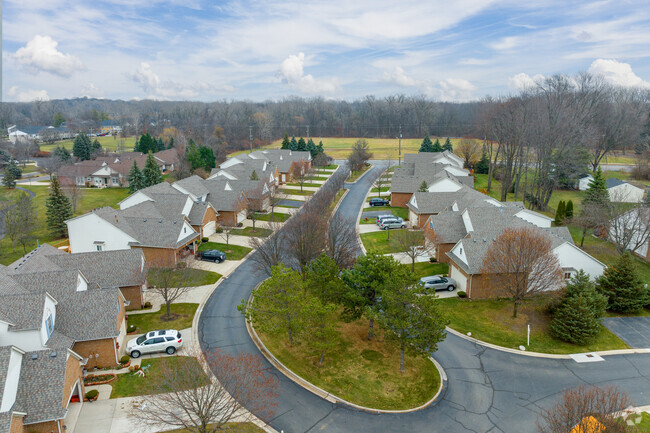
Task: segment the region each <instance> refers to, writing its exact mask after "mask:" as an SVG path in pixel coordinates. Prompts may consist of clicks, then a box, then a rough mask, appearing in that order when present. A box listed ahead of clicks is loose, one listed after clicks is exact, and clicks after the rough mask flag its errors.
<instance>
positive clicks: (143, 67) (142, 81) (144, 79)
mask: <svg viewBox="0 0 650 433" xmlns="http://www.w3.org/2000/svg"><path fill="white" fill-rule="evenodd" d="M133 81H135V82H136V83H138V84H139V85H140V87H142V90H144V91H145V92H147V93H157V91H158V87H159V86H160V77H158V75H156V74H155V73H154V71H152V70H151V65H150V64H149V63H146V62H142V63H140V66H139V67H138V70H137V71H135V74H134V75H133Z"/></svg>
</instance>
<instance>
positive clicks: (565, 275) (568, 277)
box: [564, 272, 571, 280]
mask: <svg viewBox="0 0 650 433" xmlns="http://www.w3.org/2000/svg"><path fill="white" fill-rule="evenodd" d="M564 279H565V280H568V279H571V272H565V273H564Z"/></svg>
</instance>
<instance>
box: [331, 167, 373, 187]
mask: <svg viewBox="0 0 650 433" xmlns="http://www.w3.org/2000/svg"><path fill="white" fill-rule="evenodd" d="M339 167H340V165H339ZM373 168H375V166H374V164H370V167H368V170H366V172H365V173H363V174H362V175H361V176H359V177H358V178H357V180H355V181H349V182H348V181H347V180H346V181H345V183H357V182H359V181H360V180H361V179H363V177H364V176H365V175H366V174H368V173H370V172H371V171H372V169H373ZM350 174H352V170H350ZM349 177H350V176H349V175H348V178H349Z"/></svg>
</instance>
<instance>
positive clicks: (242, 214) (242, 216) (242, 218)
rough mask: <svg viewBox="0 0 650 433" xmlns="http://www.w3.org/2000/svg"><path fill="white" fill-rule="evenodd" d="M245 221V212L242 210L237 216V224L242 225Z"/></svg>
mask: <svg viewBox="0 0 650 433" xmlns="http://www.w3.org/2000/svg"><path fill="white" fill-rule="evenodd" d="M244 221H246V210H243V211H241V212H239V213H238V214H237V224H239V223H243V222H244Z"/></svg>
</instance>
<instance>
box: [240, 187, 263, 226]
mask: <svg viewBox="0 0 650 433" xmlns="http://www.w3.org/2000/svg"><path fill="white" fill-rule="evenodd" d="M262 188H263V186H261V185H260V186H259V187H257V188H255V189H254V190H251V191H246V192H245V193H244V196H245V200H244V203H243V204H244V206H245V209H246V214H247V217H248V218H249V219H250V220H251V221H252V222H253V231H255V223H256V222H257V217H258V215H257V214H258V212H260V211H262V208H263V203H264V199H265V194H264V191H263V189H262Z"/></svg>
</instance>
